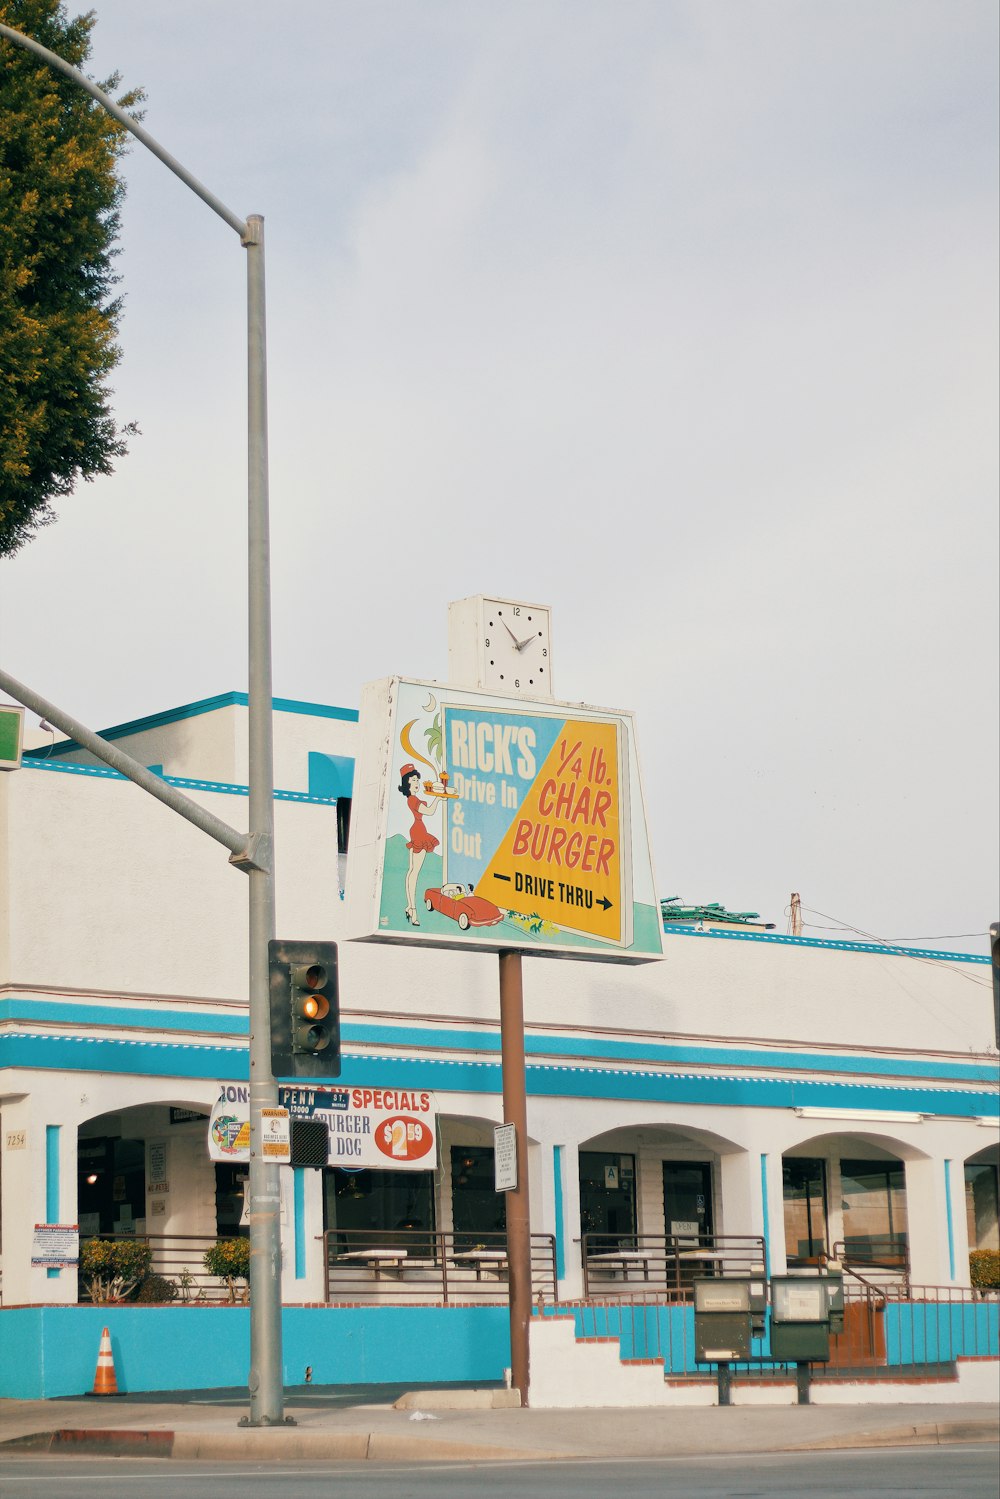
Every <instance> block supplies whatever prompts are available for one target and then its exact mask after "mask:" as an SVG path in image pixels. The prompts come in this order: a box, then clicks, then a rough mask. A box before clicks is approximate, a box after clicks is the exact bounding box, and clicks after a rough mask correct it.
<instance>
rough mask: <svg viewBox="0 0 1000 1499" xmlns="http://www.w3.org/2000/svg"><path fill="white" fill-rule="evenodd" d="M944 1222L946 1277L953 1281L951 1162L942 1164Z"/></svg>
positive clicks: (953, 1245) (953, 1243)
mask: <svg viewBox="0 0 1000 1499" xmlns="http://www.w3.org/2000/svg"><path fill="white" fill-rule="evenodd" d="M944 1221H945V1224H946V1225H947V1228H948V1275H949V1278H950V1279H951V1280H954V1279H955V1225H954V1223H953V1222H952V1213H951V1162H950V1161H945V1163H944Z"/></svg>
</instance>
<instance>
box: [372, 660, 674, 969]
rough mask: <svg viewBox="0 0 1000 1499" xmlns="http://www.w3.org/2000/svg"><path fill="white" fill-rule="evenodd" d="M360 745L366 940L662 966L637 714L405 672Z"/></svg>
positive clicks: (381, 695)
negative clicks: (501, 693)
mask: <svg viewBox="0 0 1000 1499" xmlns="http://www.w3.org/2000/svg"><path fill="white" fill-rule="evenodd" d="M361 735H362V740H361V755H360V757H359V774H358V776H357V777H356V782H355V788H354V789H355V797H354V805H353V808H352V819H351V820H352V829H351V834H352V836H351V847H350V858H351V861H352V862H351V864H350V867H349V873H348V899H349V902H350V914H349V923H350V930H351V933H352V935H354V936H356V937H361V938H365V939H368V940H373V941H377V940H380V939H381V940H384V941H412V942H423V943H427V944H429V945H433V946H438V947H454V948H460V947H467V946H470V945H471V946H476V947H480V948H486V949H487V950H489V951H503V950H504V949H505V948H518V949H521V950H523V951H538V952H539V953H550V954H552V955H554V956H572V957H576V958H620V959H624V960H625V961H630V962H638V961H647V960H648V959H650V958H656V957H659V956H661V954H662V932H661V926H660V914H659V902H658V900H657V897H656V887H655V882H654V878H653V870H652V859H651V855H650V848H649V837H648V833H647V829H646V818H645V807H644V802H643V796H642V787H641V782H640V778H639V764H638V754H637V750H636V742H635V726H634V722H633V719H632V715H631V714H629V713H621V712H613V711H610V710H605V709H598V708H591V707H587V706H585V705H583V704H579V703H573V704H569V703H553V702H545V703H541V702H531V701H526V700H524V699H521V698H516V699H512V698H503V697H496V696H493V695H491V694H490V693H486V692H480V691H477V690H475V689H470V688H444V687H441V686H440V685H439V684H437V683H426V682H414V681H410V680H407V679H405V678H399V677H393V678H389V679H388V680H387V681H385V682H376V683H373V684H370V686H369V687H367V688H366V689H365V692H364V695H363V698H362V712H361Z"/></svg>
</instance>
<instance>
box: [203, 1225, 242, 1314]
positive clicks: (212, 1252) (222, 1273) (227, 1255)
mask: <svg viewBox="0 0 1000 1499" xmlns="http://www.w3.org/2000/svg"><path fill="white" fill-rule="evenodd" d="M203 1258H204V1264H205V1269H206V1270H207V1271H208V1273H209V1275H217V1276H218V1277H219V1279H220V1280H224V1281H225V1282H226V1286H227V1288H228V1291H229V1299H230V1301H236V1300H240V1301H243V1302H247V1301H249V1300H250V1240H249V1239H247V1238H244V1239H217V1240H216V1242H215V1243H214V1244H213V1245H212V1247H211V1248H210V1249H206V1250H205V1254H204V1256H203ZM237 1282H242V1284H241V1285H238V1284H237Z"/></svg>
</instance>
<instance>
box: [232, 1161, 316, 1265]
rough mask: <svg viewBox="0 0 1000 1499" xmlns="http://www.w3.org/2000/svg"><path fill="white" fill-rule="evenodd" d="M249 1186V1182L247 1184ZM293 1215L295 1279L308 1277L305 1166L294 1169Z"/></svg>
mask: <svg viewBox="0 0 1000 1499" xmlns="http://www.w3.org/2000/svg"><path fill="white" fill-rule="evenodd" d="M247 1186H248V1188H249V1183H248V1184H247ZM292 1203H293V1208H292V1216H293V1218H294V1220H295V1228H294V1234H295V1279H296V1280H305V1277H306V1173H305V1167H303V1166H296V1167H295V1168H294V1169H293V1171H292Z"/></svg>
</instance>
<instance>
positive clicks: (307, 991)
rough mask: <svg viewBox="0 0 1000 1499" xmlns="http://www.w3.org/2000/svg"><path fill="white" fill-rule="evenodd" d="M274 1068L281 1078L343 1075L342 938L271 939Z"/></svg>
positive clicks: (272, 1051)
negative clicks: (339, 958) (339, 945)
mask: <svg viewBox="0 0 1000 1499" xmlns="http://www.w3.org/2000/svg"><path fill="white" fill-rule="evenodd" d="M268 968H269V970H270V995H271V1072H272V1074H273V1075H274V1076H275V1077H279V1078H286V1077H287V1078H298V1077H310V1078H336V1077H339V1076H340V990H339V982H338V975H337V944H336V942H281V941H273V942H269V943H268Z"/></svg>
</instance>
